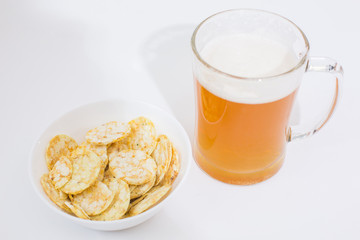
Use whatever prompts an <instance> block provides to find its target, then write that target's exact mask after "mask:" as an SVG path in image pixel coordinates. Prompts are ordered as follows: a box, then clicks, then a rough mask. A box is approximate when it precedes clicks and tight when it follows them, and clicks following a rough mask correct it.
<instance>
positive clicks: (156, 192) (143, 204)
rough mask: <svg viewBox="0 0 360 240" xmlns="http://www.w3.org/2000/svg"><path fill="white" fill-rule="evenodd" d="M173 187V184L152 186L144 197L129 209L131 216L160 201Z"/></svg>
mask: <svg viewBox="0 0 360 240" xmlns="http://www.w3.org/2000/svg"><path fill="white" fill-rule="evenodd" d="M170 189H171V185H160V186H156V187H154V188H152V189H151V190H150V191H149V192H148V193H146V194H145V195H144V197H143V198H142V199H141V200H140V201H138V202H137V203H136V204H135V205H133V206H132V207H131V208H130V209H129V212H128V214H129V216H135V215H138V214H140V213H142V212H144V211H146V210H148V209H149V208H150V207H152V206H154V205H155V204H156V203H158V202H159V201H160V200H161V199H162V198H163V197H164V196H165V195H166V194H167V193H168V192H169V190H170Z"/></svg>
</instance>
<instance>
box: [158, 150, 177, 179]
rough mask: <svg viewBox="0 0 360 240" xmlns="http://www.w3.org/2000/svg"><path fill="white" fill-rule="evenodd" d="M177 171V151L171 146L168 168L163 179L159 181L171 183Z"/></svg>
mask: <svg viewBox="0 0 360 240" xmlns="http://www.w3.org/2000/svg"><path fill="white" fill-rule="evenodd" d="M179 171H180V160H179V153H178V152H177V150H176V149H175V148H174V146H173V148H172V158H171V163H170V166H169V170H168V171H167V172H166V174H165V176H164V178H163V180H162V181H161V184H173V182H174V181H175V179H176V177H177V175H178V174H179Z"/></svg>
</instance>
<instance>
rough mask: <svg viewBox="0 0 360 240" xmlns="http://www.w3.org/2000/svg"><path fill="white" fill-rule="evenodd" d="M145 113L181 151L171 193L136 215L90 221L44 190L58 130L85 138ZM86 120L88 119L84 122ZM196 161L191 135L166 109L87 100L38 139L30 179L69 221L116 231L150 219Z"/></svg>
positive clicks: (75, 137)
mask: <svg viewBox="0 0 360 240" xmlns="http://www.w3.org/2000/svg"><path fill="white" fill-rule="evenodd" d="M139 116H144V117H147V118H149V119H151V120H152V121H153V123H154V125H155V128H156V132H157V134H166V135H167V136H168V137H169V139H171V141H172V143H173V144H174V146H175V147H176V149H177V150H178V151H179V153H181V159H182V165H181V169H180V171H179V175H178V176H177V178H176V180H175V181H174V183H173V186H172V189H171V192H170V194H169V195H168V196H167V197H166V198H165V199H164V200H163V201H161V202H160V203H159V204H157V205H156V206H154V207H153V208H151V209H149V210H148V211H145V212H144V213H143V214H139V215H137V216H135V217H131V218H125V219H121V220H118V221H108V222H102V221H88V220H83V219H80V218H77V217H74V216H71V215H69V214H67V213H65V212H63V211H61V210H60V208H58V207H57V206H56V205H55V204H54V203H53V202H51V200H50V199H49V197H48V196H47V195H46V193H45V192H44V191H43V189H42V186H41V184H40V181H39V179H40V178H41V176H42V175H43V174H45V173H47V172H48V168H47V165H46V161H45V157H44V152H45V151H46V148H47V146H48V144H49V141H50V140H51V139H52V138H53V137H54V136H55V135H57V134H59V133H63V134H67V135H69V136H71V137H73V138H74V139H75V140H76V141H77V142H78V143H81V142H84V141H85V135H86V132H87V131H88V130H89V129H93V128H94V127H96V126H99V125H100V124H103V123H106V122H110V121H113V120H114V119H115V120H117V121H121V122H129V121H130V120H132V119H134V118H137V117H139ZM84 121H86V122H84ZM191 163H192V153H191V145H190V141H189V138H188V136H187V135H186V132H185V130H184V128H183V127H181V125H180V123H179V122H178V121H176V119H175V118H174V117H172V116H171V115H170V114H168V113H167V112H166V111H163V110H162V109H160V108H158V107H156V106H154V105H150V104H147V103H143V102H138V101H127V100H124V99H117V100H106V101H100V102H96V103H90V104H86V105H84V106H82V107H79V108H76V109H74V110H72V111H70V112H67V113H66V114H64V115H63V116H61V117H60V118H59V119H57V120H56V121H54V122H53V123H51V125H50V126H49V127H47V128H46V129H45V131H44V132H43V133H42V134H41V136H40V138H39V139H37V141H36V144H35V145H34V148H33V149H32V151H31V154H30V165H29V167H30V169H29V173H30V176H31V177H30V178H31V179H30V180H31V181H32V185H33V187H34V190H35V191H36V193H37V194H38V195H39V199H41V200H42V201H43V202H44V204H46V205H47V206H48V207H49V209H51V210H52V211H54V212H55V214H57V216H61V217H63V220H65V221H67V222H68V223H77V224H80V225H82V226H85V227H87V228H91V229H98V230H104V231H113V230H121V229H126V228H130V227H133V226H136V225H139V224H140V223H142V222H144V221H146V220H148V219H149V218H151V217H152V216H154V215H155V214H156V213H157V212H158V211H159V210H160V209H161V208H162V207H163V206H164V205H166V203H167V202H169V199H171V198H172V197H173V196H174V195H175V196H176V193H175V192H177V191H178V190H179V189H180V186H181V185H184V182H185V181H186V178H187V176H188V173H189V170H190V166H191Z"/></svg>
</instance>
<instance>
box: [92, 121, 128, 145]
mask: <svg viewBox="0 0 360 240" xmlns="http://www.w3.org/2000/svg"><path fill="white" fill-rule="evenodd" d="M130 131H131V128H130V125H129V124H127V123H122V122H117V121H112V122H108V123H105V124H103V125H101V126H99V127H96V128H94V129H91V130H90V131H88V132H87V133H86V137H85V138H86V140H87V141H89V142H91V143H95V144H100V145H107V144H109V143H112V142H115V141H119V140H121V139H123V138H125V137H126V136H127V135H129V133H130Z"/></svg>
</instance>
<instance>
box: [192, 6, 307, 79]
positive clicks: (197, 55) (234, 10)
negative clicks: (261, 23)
mask: <svg viewBox="0 0 360 240" xmlns="http://www.w3.org/2000/svg"><path fill="white" fill-rule="evenodd" d="M236 11H249V12H260V13H265V14H270V15H273V16H276V17H280V18H282V19H283V20H285V21H287V22H289V23H290V24H291V25H292V26H294V27H295V28H296V29H297V30H298V31H299V32H300V34H301V35H302V37H303V40H304V42H305V47H306V52H305V54H304V56H302V58H300V59H299V60H298V62H297V64H296V65H295V66H294V67H292V68H291V69H289V70H287V71H286V72H282V73H279V74H274V75H269V76H264V77H241V76H237V75H233V74H230V73H226V72H224V71H221V70H219V69H217V68H215V67H213V66H212V65H210V64H209V63H207V62H206V61H205V60H204V59H203V58H202V57H201V56H200V53H199V52H198V50H197V47H196V43H195V40H196V36H197V33H198V31H199V29H200V28H201V27H202V26H203V25H204V24H205V23H206V22H207V21H208V20H210V19H212V18H213V17H215V16H217V15H220V14H223V13H227V12H236ZM191 48H192V50H193V53H194V54H195V56H196V58H197V59H198V60H199V61H200V62H201V63H202V64H203V65H204V66H205V67H207V68H209V69H211V70H212V71H214V72H217V73H219V74H222V75H225V76H228V77H231V78H235V79H239V80H259V79H269V78H274V77H280V76H283V75H286V74H288V73H291V72H293V71H294V70H296V69H298V68H300V67H301V66H302V65H303V63H304V62H305V60H306V58H307V55H308V53H309V50H310V45H309V40H308V39H307V37H306V35H305V33H304V32H303V31H302V30H301V29H300V28H299V27H298V26H297V25H296V24H295V23H294V22H292V21H291V20H289V19H287V18H286V17H283V16H281V15H280V14H277V13H273V12H270V11H266V10H260V9H251V8H237V9H229V10H225V11H221V12H217V13H215V14H213V15H211V16H209V17H207V18H206V19H204V20H203V21H202V22H201V23H200V24H199V25H198V26H197V27H196V28H195V30H194V32H193V34H192V37H191Z"/></svg>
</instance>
